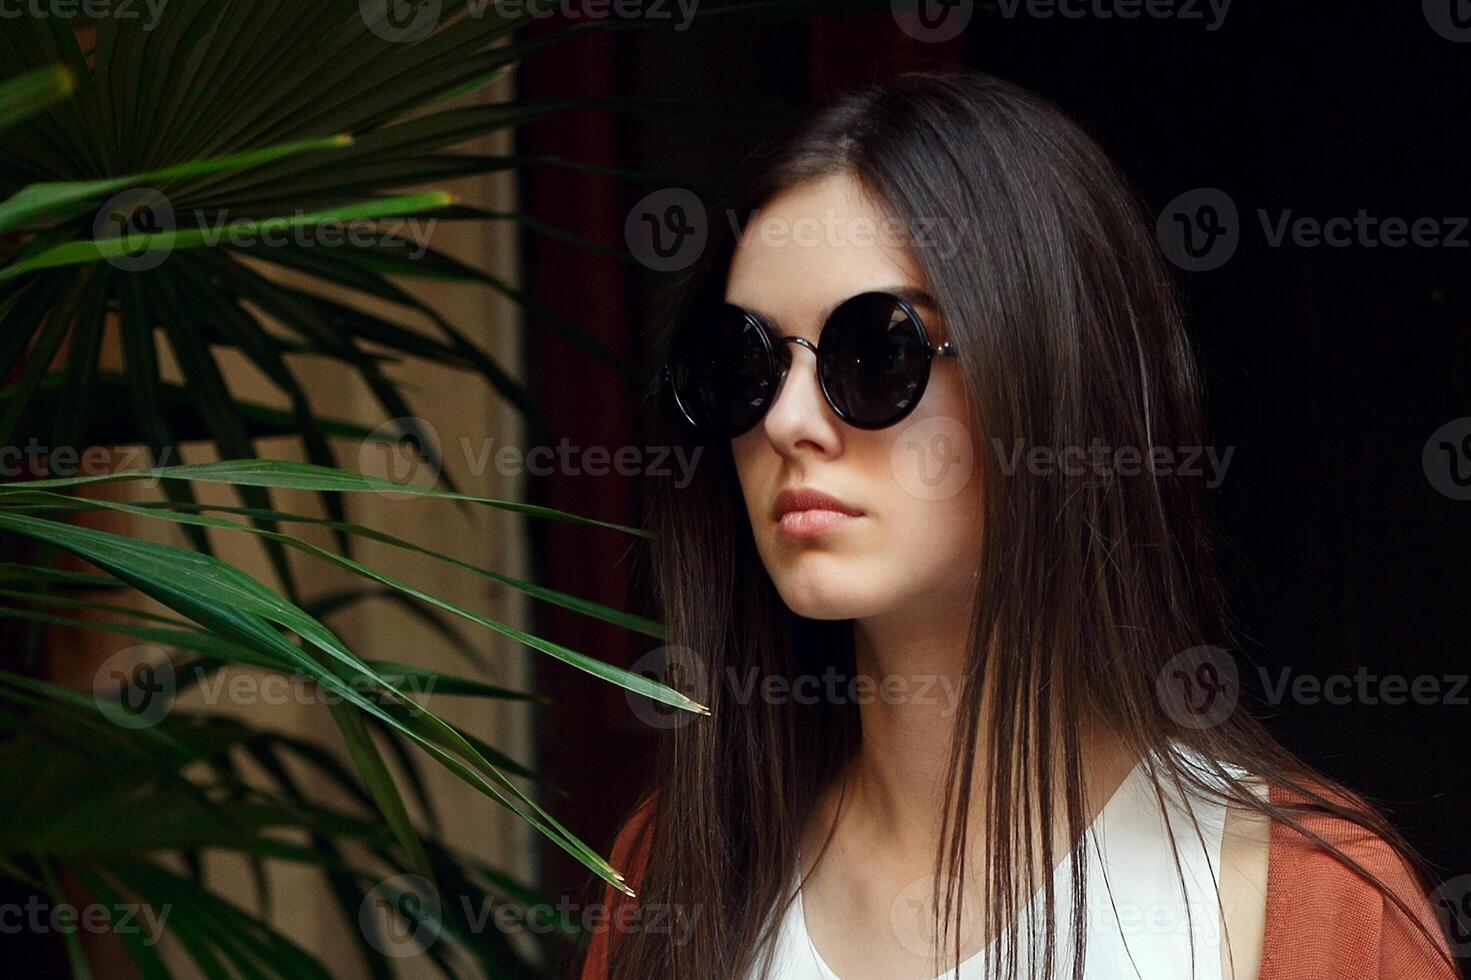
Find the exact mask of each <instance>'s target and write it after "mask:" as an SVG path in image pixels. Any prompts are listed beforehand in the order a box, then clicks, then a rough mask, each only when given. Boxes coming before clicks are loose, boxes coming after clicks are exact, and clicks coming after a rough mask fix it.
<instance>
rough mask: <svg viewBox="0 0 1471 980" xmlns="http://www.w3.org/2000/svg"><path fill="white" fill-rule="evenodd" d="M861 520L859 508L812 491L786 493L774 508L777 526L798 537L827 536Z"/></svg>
mask: <svg viewBox="0 0 1471 980" xmlns="http://www.w3.org/2000/svg"><path fill="white" fill-rule="evenodd" d="M862 516H863V511H861V510H859V509H858V508H857V507H853V506H851V505H849V504H845V503H843V502H842V501H841V500H839V499H838V498H836V497H834V496H832V495H831V494H826V493H823V492H822V491H821V490H814V489H811V488H810V487H797V488H794V489H788V490H783V491H782V492H781V493H779V494H777V496H776V505H775V506H774V507H773V508H772V519H773V520H775V521H776V523H777V525H778V526H779V527H780V528H781V529H782V530H783V531H785V532H786V533H788V534H791V535H795V536H797V537H809V536H811V535H815V534H824V533H826V532H828V531H831V530H834V529H835V528H838V527H841V526H842V525H844V524H847V523H848V522H849V521H852V520H853V519H855V518H858V517H862Z"/></svg>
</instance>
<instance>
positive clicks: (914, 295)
mask: <svg viewBox="0 0 1471 980" xmlns="http://www.w3.org/2000/svg"><path fill="white" fill-rule="evenodd" d="M862 293H893V294H894V295H895V296H897V297H899V298H900V299H902V300H903V301H904V302H906V303H908V304H909V305H910V306H924V307H928V308H929V309H931V310H934V311H935V312H936V313H939V312H940V304H939V303H936V302H935V298H934V297H933V296H931V295H930V294H929V293H928V292H926V291H925V290H923V289H920V288H918V287H916V286H874V287H873V288H872V289H864V290H862V291H860V292H857V293H854V294H853V295H852V296H844V297H843V298H842V299H840V300H838V301H837V302H835V303H833V304H832V305H831V306H829V307H828V308H827V309H825V310H823V311H822V312H821V313H819V314H818V316H817V322H818V323H819V324H826V323H827V318H828V317H830V316H832V315H833V310H836V309H837V308H838V307H839V306H842V305H843V304H844V303H846V302H847V301H848V300H850V299H852V298H853V296H860V295H862ZM745 309H748V310H750V311H751V312H752V313H755V314H756V315H757V316H759V317H761V318H762V319H763V320H766V321H767V322H769V323H771V324H774V325H775V326H777V327H779V328H781V329H782V330H785V329H786V325H785V324H783V323H782V322H781V320H780V319H778V318H777V317H774V316H772V315H771V314H770V313H767V312H766V311H765V310H763V309H760V308H758V307H755V306H746V307H745Z"/></svg>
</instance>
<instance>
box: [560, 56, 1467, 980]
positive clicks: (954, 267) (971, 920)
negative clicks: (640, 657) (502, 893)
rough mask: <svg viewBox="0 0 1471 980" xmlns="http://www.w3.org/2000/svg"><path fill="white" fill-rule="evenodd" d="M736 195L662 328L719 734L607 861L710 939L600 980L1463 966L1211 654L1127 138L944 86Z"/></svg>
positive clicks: (932, 80) (699, 625) (1016, 94)
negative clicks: (696, 458) (695, 451)
mask: <svg viewBox="0 0 1471 980" xmlns="http://www.w3.org/2000/svg"><path fill="white" fill-rule="evenodd" d="M737 187H738V188H739V190H738V193H737V194H736V196H735V198H734V201H733V207H732V208H730V209H728V210H726V211H723V212H722V213H721V215H720V217H719V218H717V219H716V220H714V221H712V226H713V228H712V242H711V244H710V246H709V247H708V248H707V250H706V253H705V256H704V260H703V263H702V265H701V266H700V268H699V269H697V271H696V276H695V279H694V281H693V282H692V283H690V284H689V288H688V290H687V291H686V294H685V295H686V299H685V302H684V304H683V306H682V309H681V310H680V312H679V315H678V316H677V317H676V318H675V319H674V322H673V324H672V329H671V330H670V331H669V336H668V337H667V338H664V339H663V341H662V342H661V346H662V348H663V349H665V350H666V351H667V353H668V364H669V369H668V372H667V374H666V377H665V378H664V381H663V385H662V386H661V390H660V392H659V396H658V399H659V401H658V404H659V407H660V412H659V416H658V421H657V425H658V427H659V428H660V430H661V432H662V437H663V438H664V439H666V440H667V443H668V444H670V445H685V444H688V445H690V446H691V447H693V446H695V445H701V446H704V447H706V453H705V455H704V465H703V466H701V467H699V468H698V469H697V472H696V474H695V478H694V480H693V482H690V483H689V484H688V486H686V487H683V488H680V487H676V486H674V485H672V483H668V482H666V483H660V484H656V485H655V486H654V487H653V488H652V492H651V494H650V500H651V512H650V515H649V517H650V520H649V523H650V525H651V526H652V528H653V529H654V531H655V532H656V535H657V537H656V543H655V544H654V550H653V552H652V565H653V569H654V573H655V576H656V581H657V587H658V593H659V598H660V600H661V602H662V606H663V613H664V618H665V622H666V623H667V625H668V629H669V638H670V643H671V648H670V649H671V650H672V651H674V652H675V653H676V658H675V659H676V660H677V666H680V667H682V668H684V669H685V670H686V671H687V672H688V676H689V677H692V678H693V679H694V680H693V683H694V686H695V687H697V688H698V690H696V691H693V692H691V693H692V694H694V696H695V697H696V698H697V699H698V700H702V701H703V702H704V703H706V704H708V706H709V708H710V711H711V716H710V717H708V718H705V717H694V716H687V719H688V723H687V724H682V723H674V724H672V725H671V727H670V730H669V732H668V733H667V741H666V743H665V744H664V746H663V750H662V754H661V757H660V766H659V775H658V785H657V790H656V792H654V793H651V794H650V795H649V796H648V798H647V799H646V800H645V801H644V803H643V804H642V805H641V806H640V807H639V809H638V811H637V812H636V813H635V815H634V816H633V817H632V818H631V819H630V821H629V823H628V824H627V826H626V827H625V829H624V831H623V832H622V833H621V834H620V837H619V840H618V842H617V843H616V844H615V847H614V864H615V866H616V867H620V868H622V869H624V870H625V871H626V872H627V878H628V883H629V884H630V885H631V886H632V887H633V888H634V889H635V890H636V891H637V893H638V901H639V902H641V903H645V905H646V906H647V907H649V908H655V907H657V908H659V909H662V910H665V912H666V913H672V921H674V922H676V923H677V924H678V927H677V928H662V929H660V928H653V927H652V925H651V923H652V922H653V921H654V917H653V916H650V917H649V919H648V920H647V921H646V922H645V923H644V926H643V927H638V926H637V925H636V924H635V925H631V924H630V923H637V922H638V921H640V920H638V919H634V918H630V917H629V916H627V915H626V914H625V915H623V916H622V918H620V917H619V915H615V916H614V917H613V918H612V920H611V921H612V926H611V928H608V929H605V930H603V931H601V932H599V933H598V934H597V936H596V938H595V940H594V943H593V947H592V949H591V951H590V953H589V957H588V960H587V963H586V965H585V967H584V973H583V976H584V977H585V978H589V980H592V978H605V977H606V978H610V980H648V978H652V977H673V978H678V980H745V978H756V977H761V976H770V977H784V978H788V980H798V978H803V980H805V978H823V980H833V978H836V977H841V978H842V980H871V978H882V980H896V978H897V980H903V978H921V980H929V978H932V977H935V976H936V974H938V973H942V972H944V971H951V972H944V975H945V976H953V975H956V974H957V973H958V975H959V976H963V977H980V976H1021V975H1040V976H1072V977H1075V978H1076V977H1084V976H1087V977H1118V976H1132V975H1138V976H1144V977H1181V976H1191V975H1193V976H1197V977H1210V978H1215V977H1233V978H1244V977H1256V976H1262V977H1289V976H1291V977H1299V976H1335V977H1339V976H1365V977H1368V976H1396V977H1399V976H1425V977H1450V976H1452V975H1453V971H1452V968H1451V965H1450V959H1449V955H1448V950H1447V947H1446V943H1445V940H1444V938H1443V937H1442V936H1441V934H1440V932H1439V929H1438V926H1437V924H1436V923H1435V921H1434V919H1433V917H1432V916H1431V914H1430V906H1429V903H1428V902H1427V899H1426V898H1425V897H1424V895H1423V892H1422V891H1421V885H1420V883H1419V882H1417V880H1416V877H1415V876H1416V874H1417V873H1420V872H1418V871H1417V870H1416V869H1417V868H1418V865H1417V864H1416V863H1415V858H1414V855H1413V853H1412V852H1411V851H1410V849H1409V847H1408V846H1407V844H1406V843H1405V842H1404V841H1403V839H1401V838H1400V836H1399V835H1398V834H1396V832H1395V831H1394V830H1393V829H1392V828H1391V827H1389V826H1388V825H1386V824H1385V823H1384V821H1383V820H1382V818H1380V817H1379V816H1377V815H1376V814H1375V813H1374V812H1373V811H1372V810H1371V809H1370V808H1369V807H1368V806H1367V805H1366V804H1365V803H1364V802H1363V801H1362V800H1361V799H1359V798H1357V797H1355V796H1353V795H1352V794H1350V793H1348V792H1347V791H1345V790H1343V789H1342V788H1341V787H1337V786H1334V785H1332V784H1331V783H1330V782H1328V781H1327V780H1325V779H1323V778H1321V777H1320V776H1318V775H1317V774H1315V773H1313V772H1312V771H1311V770H1309V769H1308V768H1307V767H1305V766H1304V765H1303V764H1302V763H1300V762H1299V761H1298V760H1296V759H1294V758H1292V757H1291V756H1290V755H1288V754H1287V753H1286V752H1285V751H1284V750H1283V749H1281V748H1280V747H1278V746H1277V745H1276V744H1275V743H1274V742H1273V741H1272V740H1271V739H1270V737H1269V736H1268V735H1267V734H1266V733H1265V732H1264V731H1263V730H1262V729H1261V728H1260V727H1259V726H1258V724H1257V723H1255V722H1254V721H1253V720H1252V719H1251V717H1250V716H1249V715H1248V714H1247V713H1246V712H1245V711H1244V710H1243V708H1242V706H1239V705H1237V704H1236V703H1235V688H1234V687H1233V686H1232V685H1231V683H1230V672H1231V670H1232V665H1231V663H1230V660H1229V657H1224V656H1223V655H1222V653H1221V651H1220V650H1219V648H1216V647H1212V646H1210V644H1213V643H1216V644H1221V643H1225V642H1226V640H1227V636H1228V624H1227V619H1226V615H1225V612H1224V610H1223V603H1222V597H1221V594H1220V589H1219V587H1218V585H1217V581H1216V578H1215V575H1214V572H1213V567H1212V558H1211V552H1210V548H1209V541H1208V534H1207V530H1206V520H1205V517H1204V514H1203V511H1202V505H1203V501H1202V499H1201V486H1200V483H1201V478H1200V477H1199V476H1197V475H1192V474H1194V473H1196V472H1198V471H1196V470H1191V471H1189V472H1184V471H1182V472H1174V471H1172V470H1170V469H1169V467H1168V466H1162V465H1160V461H1161V460H1165V459H1167V458H1169V457H1170V454H1172V453H1183V452H1187V451H1189V450H1190V447H1200V446H1201V445H1202V441H1201V436H1200V434H1199V432H1198V425H1199V422H1198V417H1197V400H1198V382H1197V379H1196V375H1195V372H1194V368H1193V366H1192V364H1191V360H1190V356H1189V351H1188V348H1187V343H1186V338H1185V335H1184V333H1183V330H1182V326H1181V315H1180V311H1179V309H1178V307H1177V302H1176V299H1175V296H1174V294H1173V292H1172V288H1171V284H1170V280H1169V277H1168V276H1167V274H1166V272H1165V270H1164V268H1163V267H1162V263H1161V260H1160V258H1159V255H1158V253H1157V249H1156V245H1155V243H1154V241H1153V239H1152V238H1151V235H1150V231H1149V228H1148V226H1147V224H1146V222H1145V221H1144V220H1143V218H1142V214H1141V209H1140V208H1139V207H1138V205H1137V202H1136V200H1135V199H1134V198H1133V197H1132V196H1131V195H1130V193H1129V192H1128V190H1127V189H1126V187H1125V185H1124V183H1123V181H1122V179H1121V178H1120V176H1119V175H1118V173H1117V172H1116V171H1115V169H1114V168H1113V167H1112V165H1111V164H1110V163H1109V161H1108V160H1107V159H1106V157H1105V156H1104V154H1103V153H1102V151H1101V150H1100V149H1099V148H1098V147H1097V146H1096V145H1095V144H1094V143H1093V142H1092V141H1091V140H1090V139H1089V138H1088V137H1087V136H1085V135H1084V134H1083V133H1082V132H1081V131H1080V130H1079V129H1078V128H1077V127H1076V126H1074V125H1073V124H1072V123H1070V122H1069V121H1068V120H1067V119H1065V118H1064V117H1063V116H1062V115H1061V114H1060V113H1059V112H1058V111H1057V110H1056V109H1055V108H1053V107H1052V106H1050V105H1049V104H1048V103H1046V102H1045V101H1043V100H1041V99H1039V98H1037V97H1035V96H1032V95H1030V94H1028V93H1025V92H1023V91H1021V90H1019V89H1017V88H1016V87H1014V86H1012V85H1009V84H1007V83H1004V82H1002V81H999V80H996V79H993V78H990V77H987V76H983V75H979V74H970V73H953V74H942V75H936V74H912V75H906V76H903V77H901V78H899V79H897V80H895V81H893V82H890V83H888V84H885V85H880V86H873V87H869V88H866V89H864V90H861V91H858V92H855V93H853V94H850V95H848V96H846V97H845V98H843V99H841V100H839V101H837V102H836V103H834V104H832V105H829V106H826V107H824V108H823V109H821V110H820V111H818V112H817V113H815V114H814V115H813V116H811V117H810V118H808V119H807V120H805V121H804V122H803V123H801V124H800V125H798V126H795V127H793V128H792V129H791V130H789V131H788V132H786V133H785V134H784V135H783V136H782V137H781V138H780V139H779V140H777V141H775V142H774V143H773V144H771V145H770V146H768V147H767V148H766V149H765V150H764V151H763V152H762V153H760V154H757V155H755V156H753V157H752V158H751V159H750V160H748V161H746V164H745V167H744V170H743V173H742V174H741V175H740V179H739V180H738V182H737ZM727 217H731V218H733V219H734V220H731V221H727V220H726V218H727ZM1161 449H1162V450H1164V452H1159V450H1161ZM1175 458H1178V457H1175ZM803 692H806V694H807V696H803ZM814 695H815V696H814ZM684 720H686V718H681V719H679V721H684ZM614 897H615V896H613V895H612V894H611V893H610V900H611V899H612V898H614ZM616 897H618V898H619V899H620V900H621V896H616ZM615 904H617V903H615ZM631 908H632V906H619V912H620V914H621V913H627V912H628V911H629V910H630V909H631ZM620 922H621V923H622V925H619V924H618V923H620Z"/></svg>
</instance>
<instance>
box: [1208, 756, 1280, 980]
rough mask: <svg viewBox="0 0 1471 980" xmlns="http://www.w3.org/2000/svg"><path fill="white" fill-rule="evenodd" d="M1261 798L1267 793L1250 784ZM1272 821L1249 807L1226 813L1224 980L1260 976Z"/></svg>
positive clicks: (1248, 979) (1222, 883)
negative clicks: (1262, 794)
mask: <svg viewBox="0 0 1471 980" xmlns="http://www.w3.org/2000/svg"><path fill="white" fill-rule="evenodd" d="M1252 785H1253V788H1254V789H1256V791H1257V792H1258V793H1259V794H1261V793H1264V792H1265V789H1264V788H1263V787H1262V784H1260V783H1255V782H1253V783H1252ZM1271 851H1272V821H1271V818H1269V817H1268V816H1267V815H1266V814H1264V813H1261V812H1260V811H1258V810H1253V809H1251V808H1250V807H1244V806H1240V805H1238V804H1234V803H1233V804H1231V805H1230V806H1228V807H1227V808H1226V819H1225V829H1224V833H1223V835H1222V838H1221V873H1220V888H1221V926H1222V934H1223V935H1224V937H1225V938H1224V941H1223V942H1222V943H1221V976H1223V977H1229V978H1232V980H1256V978H1257V977H1258V976H1259V975H1260V973H1261V964H1262V949H1263V945H1264V942H1265V937H1266V925H1267V872H1268V867H1269V864H1270V856H1271Z"/></svg>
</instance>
